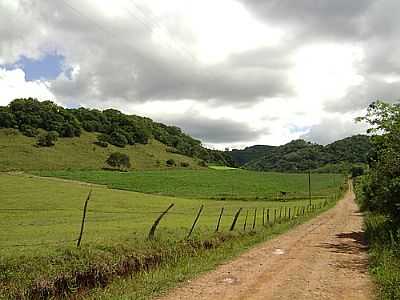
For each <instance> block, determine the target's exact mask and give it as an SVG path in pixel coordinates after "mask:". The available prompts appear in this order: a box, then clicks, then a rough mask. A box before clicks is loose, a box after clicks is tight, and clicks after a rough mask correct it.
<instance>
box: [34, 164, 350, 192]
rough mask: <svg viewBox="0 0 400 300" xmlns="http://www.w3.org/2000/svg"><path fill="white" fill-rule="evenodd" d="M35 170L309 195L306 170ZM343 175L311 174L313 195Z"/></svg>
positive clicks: (137, 187)
mask: <svg viewBox="0 0 400 300" xmlns="http://www.w3.org/2000/svg"><path fill="white" fill-rule="evenodd" d="M35 174H38V175H41V176H53V177H60V178H65V179H72V180H78V181H84V182H90V183H96V184H103V185H107V186H108V187H111V188H115V189H123V190H130V191H136V192H141V193H149V194H159V195H168V196H174V197H187V198H203V199H242V200H255V199H269V200H274V199H276V198H277V197H281V194H280V192H281V191H285V192H287V195H286V196H285V198H287V199H292V198H305V197H308V176H307V174H288V173H267V172H253V171H246V170H240V169H237V170H165V171H133V172H126V173H124V172H110V171H43V172H36V173H35ZM343 182H344V177H343V175H339V174H311V189H312V194H313V196H327V195H331V194H332V193H335V192H337V191H338V188H339V187H340V186H341V185H342V184H343Z"/></svg>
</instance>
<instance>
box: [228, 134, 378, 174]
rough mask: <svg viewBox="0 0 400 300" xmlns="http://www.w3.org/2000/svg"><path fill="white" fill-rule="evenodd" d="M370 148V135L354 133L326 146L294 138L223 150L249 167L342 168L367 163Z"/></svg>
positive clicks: (333, 169)
mask: <svg viewBox="0 0 400 300" xmlns="http://www.w3.org/2000/svg"><path fill="white" fill-rule="evenodd" d="M370 150H371V142H370V140H369V137H368V136H366V135H355V136H352V137H348V138H345V139H342V140H339V141H336V142H333V143H331V144H329V145H326V146H322V145H318V144H314V143H310V142H306V141H304V140H294V141H291V142H290V143H287V144H285V145H282V146H263V145H257V146H252V147H247V148H245V149H243V150H232V151H227V152H225V153H226V154H227V155H229V156H230V157H231V158H232V160H233V161H234V163H235V164H236V165H237V166H240V167H242V168H245V169H249V170H257V171H281V172H288V171H290V172H297V171H305V170H308V169H314V170H320V171H326V172H335V171H340V172H341V171H345V170H346V169H348V168H350V166H351V165H354V164H365V163H367V157H368V153H369V152H370Z"/></svg>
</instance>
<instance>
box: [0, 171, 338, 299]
mask: <svg viewBox="0 0 400 300" xmlns="http://www.w3.org/2000/svg"><path fill="white" fill-rule="evenodd" d="M170 172H171V173H169V172H159V173H157V174H159V175H157V176H160V174H162V175H163V176H167V175H168V174H175V175H174V176H178V175H177V174H178V173H175V172H174V171H170ZM182 172H183V173H182V174H186V176H183V177H180V178H181V180H183V178H189V180H188V182H189V184H194V183H195V182H193V178H194V177H195V176H194V175H195V173H193V174H192V177H190V176H189V177H188V175H187V174H191V173H190V172H189V173H187V171H182ZM203 172H204V174H203ZM225 172H233V173H232V174H236V173H237V172H241V171H240V170H238V171H235V170H233V171H232V170H230V171H198V174H199V176H200V177H201V176H206V177H205V178H208V179H210V176H213V177H212V178H214V181H216V178H218V177H220V176H222V177H224V176H226V175H224V174H225ZM72 173H73V174H76V173H74V172H72ZM72 173H71V174H72ZM144 173H146V172H144ZM251 173H252V172H245V173H243V174H237V175H233V176H239V178H240V179H241V182H242V184H243V183H244V182H246V178H247V180H248V181H250V182H251V183H252V184H254V182H253V180H254V178H255V177H256V174H260V176H261V177H262V178H263V180H262V182H264V181H266V180H267V179H268V178H273V177H277V176H278V174H269V175H268V176H270V177H263V176H264V175H265V174H264V175H263V174H261V173H255V174H253V175H252V176H253V177H254V178H253V177H252V176H251V175H250V174H251ZM79 174H80V173H79ZM84 174H92V173H91V172H88V173H84ZM93 174H96V173H93ZM99 174H111V175H118V174H119V173H113V172H100V173H99ZM129 174H130V173H121V175H129ZM150 174H154V173H151V172H150ZM212 174H213V175H212ZM134 175H136V173H134ZM273 175H275V176H273ZM282 176H283V175H282ZM285 176H289V178H290V175H288V174H286V175H285ZM298 176H300V175H298ZM111 178H112V179H113V180H118V178H115V177H111ZM75 179H82V178H75ZM303 179H304V178H303ZM325 179H326V180H327V181H328V180H329V181H331V180H330V179H331V177H325ZM337 179H340V177H338V178H337ZM130 180H132V179H130ZM135 180H136V179H135ZM226 180H227V179H224V180H223V181H222V182H225V181H226ZM237 180H239V179H237ZM319 180H320V181H323V179H322V178H320V179H319ZM342 180H343V179H342ZM342 180H341V181H342ZM341 181H339V180H337V182H341ZM153 182H155V181H154V180H153ZM167 182H168V181H167ZM247 184H249V183H247ZM290 184H293V185H294V186H295V187H297V186H296V180H295V179H292V178H290V179H288V180H287V182H286V183H285V185H284V186H286V187H290ZM244 186H246V185H244ZM250 186H251V185H249V186H248V187H247V188H250ZM320 186H321V187H322V188H323V190H324V192H325V193H327V191H329V190H330V189H332V191H333V190H335V191H339V185H338V186H336V189H333V187H329V184H328V183H326V184H325V185H324V184H322V183H321V185H320ZM222 187H223V186H222ZM325 188H326V189H325ZM89 190H92V197H91V199H90V201H89V203H88V213H87V217H86V223H85V230H84V235H83V240H82V246H81V248H79V249H77V248H76V240H77V238H78V234H79V230H80V226H81V219H82V208H83V204H84V201H85V199H86V197H87V195H88V192H89ZM244 191H246V190H243V193H244ZM0 195H1V199H2V201H1V206H0V214H1V219H0V230H1V232H2V234H1V235H0V298H2V297H4V296H5V295H6V296H9V295H11V296H10V297H9V298H10V299H12V298H13V297H14V298H15V297H16V296H15V295H20V293H21V291H25V292H24V293H28V292H29V291H30V292H31V293H35V292H36V293H38V291H40V293H43V292H46V291H49V290H54V289H59V288H60V285H59V284H57V283H56V282H57V280H60V278H61V279H62V280H65V282H68V286H69V285H71V286H74V287H75V289H77V288H78V287H82V285H83V287H84V290H86V291H87V292H89V294H88V295H86V296H87V297H89V298H90V297H91V298H93V299H121V298H123V296H124V295H125V294H124V293H126V292H127V290H129V291H130V292H129V293H130V295H131V296H132V295H134V298H135V299H136V298H140V299H142V298H143V299H146V298H148V297H149V296H150V295H154V294H157V293H158V292H159V291H161V290H164V289H165V288H167V287H170V286H173V285H174V284H176V283H177V282H179V281H180V280H183V279H186V278H191V277H192V276H194V275H195V274H197V273H199V272H201V271H204V270H207V269H210V268H212V267H214V266H215V265H216V264H218V263H219V262H221V261H223V260H226V259H228V258H229V257H231V256H234V255H237V254H238V253H240V252H241V251H244V250H245V249H247V248H248V247H250V246H251V245H253V244H255V243H257V242H260V241H262V240H265V239H266V238H269V237H271V236H273V235H274V234H277V233H280V232H282V231H284V230H287V229H289V228H290V227H291V226H294V225H295V224H297V223H298V222H302V220H305V219H307V218H309V217H311V216H312V215H313V214H316V213H317V212H314V213H308V214H306V216H304V217H298V218H293V212H294V210H295V208H296V211H297V212H299V210H298V209H299V208H300V207H305V206H307V204H308V200H306V199H297V200H291V201H288V202H282V201H265V200H263V201H240V200H234V201H230V200H225V201H220V200H212V199H203V200H202V199H190V198H184V197H168V196H162V195H154V194H144V193H137V192H132V191H125V190H116V189H109V188H107V187H106V186H101V185H91V184H86V183H83V182H75V181H67V180H63V179H58V178H42V177H36V176H32V175H28V174H18V173H10V174H7V173H0ZM204 195H205V196H207V195H208V196H209V194H203V196H204ZM330 199H332V197H330ZM325 200H326V199H325V198H319V199H317V198H315V199H313V204H315V205H317V206H318V207H320V205H322V204H323V203H325ZM170 203H174V204H175V206H174V207H173V208H172V210H171V211H170V212H169V213H168V214H167V215H166V216H165V217H164V219H163V220H162V221H161V223H160V225H159V227H158V228H157V232H156V240H155V241H148V240H146V237H147V234H148V232H149V229H150V227H151V225H152V224H153V222H154V220H155V219H156V218H157V217H158V216H159V215H160V213H161V212H162V211H164V210H165V209H166V208H167V207H168V206H169V204H170ZM330 203H333V202H330ZM200 205H204V210H203V212H202V214H201V216H200V219H199V221H198V223H197V226H196V228H195V230H194V233H193V236H192V237H191V239H190V240H189V241H187V242H184V240H185V237H186V235H187V234H188V231H189V229H190V227H191V225H192V223H193V220H194V219H195V216H196V214H197V212H198V210H199V207H200ZM222 207H224V209H225V210H224V214H223V216H222V219H221V225H220V233H219V234H215V233H214V230H215V226H216V224H217V220H218V217H219V213H220V210H221V208H222ZM239 208H242V209H243V210H242V213H241V214H240V216H239V219H238V222H237V226H236V228H235V231H234V232H229V227H230V225H231V223H232V219H233V216H234V214H235V213H236V212H237V210H238V209H239ZM256 208H257V215H256V219H255V221H256V222H255V230H254V232H253V230H252V226H253V222H254V213H255V209H256ZM285 208H286V209H285ZM289 208H290V210H291V217H292V218H291V220H288V218H286V219H285V217H284V216H285V211H286V215H287V216H288V213H289ZM263 209H264V211H265V212H267V211H268V209H269V215H270V224H272V223H275V225H274V226H273V227H267V228H265V227H263V226H262V221H263V219H262V211H263ZM275 212H276V220H275V214H274V213H275ZM280 214H282V218H280V217H279V215H280ZM246 215H248V217H247V221H246ZM264 220H265V222H267V216H266V215H265V219H264ZM245 223H246V224H247V227H246V230H244V224H245ZM250 232H253V233H252V234H249V233H250ZM204 241H209V242H207V243H205V242H204ZM207 245H208V246H207ZM133 258H134V259H137V260H138V261H140V266H141V267H140V268H141V269H138V270H143V271H145V272H140V273H138V275H137V276H138V277H137V280H136V279H135V280H134V281H132V280H130V281H129V280H125V279H124V278H125V277H124V275H118V276H117V275H115V274H128V275H129V272H131V271H129V270H130V269H129V267H125V264H126V263H129V262H130V261H132V259H133ZM158 260H159V262H158ZM154 261H156V262H154ZM148 264H150V266H151V265H152V264H162V267H161V268H156V269H155V270H154V272H153V271H151V272H149V270H148V269H147V268H148ZM188 266H191V267H190V268H188ZM99 274H100V275H99ZM85 276H86V277H89V278H97V279H95V280H94V285H93V286H90V285H89V286H87V284H88V283H87V282H88V281H87V280H89V279H85V278H86V277H85ZM90 276H93V277H90ZM96 276H97V277H96ZM98 276H103V277H98ZM116 277H117V278H116ZM120 277H121V278H120ZM82 278H83V279H82ZM101 278H103V279H101ZM118 278H120V279H118ZM92 281H93V280H92ZM103 281H104V282H106V283H104V285H107V286H108V285H110V286H109V288H107V289H102V288H96V287H98V285H100V286H101V282H103ZM63 282H64V281H63ZM82 282H83V283H82ZM149 284H151V288H150V287H149ZM61 286H64V285H61ZM46 293H47V292H46ZM25 295H27V296H26V297H27V298H31V297H33V296H32V295H35V294H29V293H28V294H25ZM36 296H37V294H36ZM86 296H85V297H86Z"/></svg>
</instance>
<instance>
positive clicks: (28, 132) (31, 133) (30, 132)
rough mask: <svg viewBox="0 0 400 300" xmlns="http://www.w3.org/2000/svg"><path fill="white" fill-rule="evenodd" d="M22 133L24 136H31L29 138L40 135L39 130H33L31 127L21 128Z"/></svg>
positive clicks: (23, 126) (24, 126)
mask: <svg viewBox="0 0 400 300" xmlns="http://www.w3.org/2000/svg"><path fill="white" fill-rule="evenodd" d="M20 131H21V132H22V134H23V135H26V136H29V137H35V136H37V135H38V134H39V130H37V129H36V128H33V127H32V126H29V125H22V126H21V128H20Z"/></svg>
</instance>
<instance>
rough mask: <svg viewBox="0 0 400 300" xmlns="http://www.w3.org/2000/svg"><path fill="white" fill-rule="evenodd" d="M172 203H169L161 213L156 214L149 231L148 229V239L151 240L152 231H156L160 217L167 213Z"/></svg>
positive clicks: (152, 236) (152, 237)
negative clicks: (156, 216)
mask: <svg viewBox="0 0 400 300" xmlns="http://www.w3.org/2000/svg"><path fill="white" fill-rule="evenodd" d="M174 205H175V204H174V203H171V204H170V205H169V206H168V208H167V209H166V210H165V211H164V212H162V213H161V215H159V216H158V218H157V219H156V220H155V221H154V224H153V226H151V228H150V231H149V235H148V237H147V238H148V239H149V240H152V239H154V233H155V232H156V229H157V226H158V224H159V223H160V221H161V219H162V218H163V217H164V216H165V215H166V214H167V213H168V211H169V210H170V209H171V208H172V207H173V206H174Z"/></svg>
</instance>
